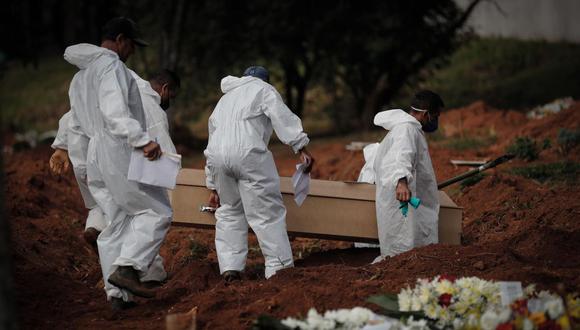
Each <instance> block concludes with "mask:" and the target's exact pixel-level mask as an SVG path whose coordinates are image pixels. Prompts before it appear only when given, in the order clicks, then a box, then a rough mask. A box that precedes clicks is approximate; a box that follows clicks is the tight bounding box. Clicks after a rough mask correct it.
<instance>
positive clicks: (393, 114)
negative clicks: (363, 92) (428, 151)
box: [373, 109, 421, 131]
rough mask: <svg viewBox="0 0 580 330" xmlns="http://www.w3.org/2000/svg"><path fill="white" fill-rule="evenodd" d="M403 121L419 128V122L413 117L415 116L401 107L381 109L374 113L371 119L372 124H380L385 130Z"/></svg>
mask: <svg viewBox="0 0 580 330" xmlns="http://www.w3.org/2000/svg"><path fill="white" fill-rule="evenodd" d="M403 123H410V124H412V125H416V126H417V127H419V128H421V123H420V122H419V121H418V120H417V119H415V117H413V116H411V115H410V114H408V113H406V112H405V111H404V110H401V109H391V110H385V111H381V112H379V113H377V114H376V115H375V119H374V120H373V124H375V125H376V126H380V127H382V128H384V129H386V130H387V131H390V130H392V129H393V127H395V126H397V125H400V124H403Z"/></svg>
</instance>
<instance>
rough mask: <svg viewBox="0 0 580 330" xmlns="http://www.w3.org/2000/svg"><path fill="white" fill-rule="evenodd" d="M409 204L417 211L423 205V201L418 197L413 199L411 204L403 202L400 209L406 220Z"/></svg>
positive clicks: (410, 201)
mask: <svg viewBox="0 0 580 330" xmlns="http://www.w3.org/2000/svg"><path fill="white" fill-rule="evenodd" d="M409 204H411V206H412V207H414V208H415V209H417V208H418V207H419V205H421V200H420V199H419V198H417V197H411V199H410V200H409V202H401V206H399V208H400V209H401V213H403V216H404V217H405V218H406V217H407V213H409Z"/></svg>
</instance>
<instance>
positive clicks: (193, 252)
mask: <svg viewBox="0 0 580 330" xmlns="http://www.w3.org/2000/svg"><path fill="white" fill-rule="evenodd" d="M189 252H190V255H189V257H190V258H191V259H193V260H201V259H205V257H207V253H208V252H209V249H208V248H207V246H205V245H202V244H200V243H198V242H196V241H195V240H194V239H193V237H190V238H189Z"/></svg>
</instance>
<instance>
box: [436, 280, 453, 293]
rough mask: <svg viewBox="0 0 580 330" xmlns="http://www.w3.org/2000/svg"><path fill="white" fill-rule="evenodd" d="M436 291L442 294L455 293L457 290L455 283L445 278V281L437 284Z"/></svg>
mask: <svg viewBox="0 0 580 330" xmlns="http://www.w3.org/2000/svg"><path fill="white" fill-rule="evenodd" d="M435 291H436V292H437V293H438V294H439V295H442V294H444V293H449V294H455V292H456V290H455V287H454V286H453V283H451V282H450V281H448V280H443V281H441V282H439V283H437V284H436V285H435Z"/></svg>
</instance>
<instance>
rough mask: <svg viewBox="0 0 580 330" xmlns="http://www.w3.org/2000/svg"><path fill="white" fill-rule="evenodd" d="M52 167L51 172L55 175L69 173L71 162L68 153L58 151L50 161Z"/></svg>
mask: <svg viewBox="0 0 580 330" xmlns="http://www.w3.org/2000/svg"><path fill="white" fill-rule="evenodd" d="M48 164H49V166H50V171H51V172H52V173H53V174H54V175H61V174H63V173H65V172H66V171H68V168H69V166H70V161H69V159H68V152H67V151H66V150H62V149H56V150H55V151H54V153H53V154H52V156H50V161H49V162H48Z"/></svg>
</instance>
